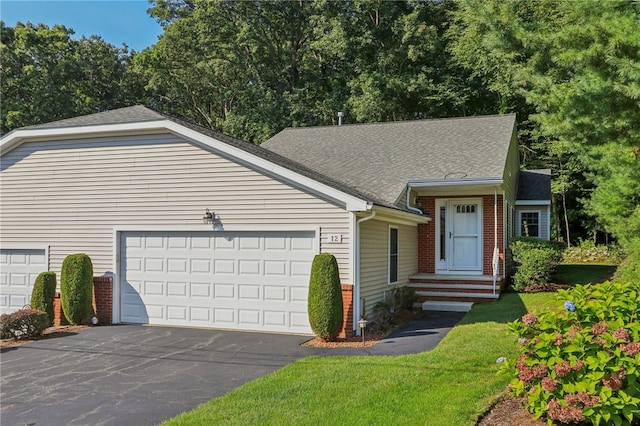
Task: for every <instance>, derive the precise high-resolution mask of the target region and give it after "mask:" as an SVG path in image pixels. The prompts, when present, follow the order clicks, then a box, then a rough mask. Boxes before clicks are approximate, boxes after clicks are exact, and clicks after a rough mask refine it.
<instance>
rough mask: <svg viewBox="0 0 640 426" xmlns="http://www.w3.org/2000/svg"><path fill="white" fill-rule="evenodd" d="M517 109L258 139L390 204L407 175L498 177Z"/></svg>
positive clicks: (303, 129) (314, 129)
mask: <svg viewBox="0 0 640 426" xmlns="http://www.w3.org/2000/svg"><path fill="white" fill-rule="evenodd" d="M515 125H516V117H515V114H510V115H493V116H480V117H466V118H448V119H436V120H414V121H400V122H389V123H376V124H354V125H344V126H327V127H299V128H288V129H285V130H283V131H282V132H280V133H278V134H277V135H275V136H274V137H273V138H271V139H269V140H268V141H266V142H265V143H263V144H262V146H263V147H264V148H267V149H269V150H271V151H273V152H276V153H278V154H281V155H283V156H285V157H287V158H290V159H292V160H294V161H296V162H298V163H301V164H304V165H305V166H307V167H309V168H310V169H312V170H315V171H316V172H318V173H321V174H323V175H326V176H331V177H332V178H333V179H336V180H337V181H339V182H343V183H344V184H345V185H348V186H350V187H352V188H355V189H358V190H360V191H364V192H365V193H375V194H377V195H378V197H379V198H380V199H381V200H383V202H385V203H386V204H394V203H395V202H396V200H397V199H398V197H399V196H400V195H401V194H402V192H403V190H404V189H405V187H406V185H407V182H408V181H410V180H431V179H446V178H462V177H465V178H490V177H494V178H502V177H503V173H504V168H505V164H506V159H507V152H508V149H509V145H510V142H511V138H512V136H513V132H514V129H515Z"/></svg>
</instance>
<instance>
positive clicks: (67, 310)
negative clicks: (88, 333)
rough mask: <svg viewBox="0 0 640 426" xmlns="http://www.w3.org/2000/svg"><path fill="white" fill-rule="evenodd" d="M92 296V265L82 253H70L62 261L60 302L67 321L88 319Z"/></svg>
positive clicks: (80, 321) (76, 321)
mask: <svg viewBox="0 0 640 426" xmlns="http://www.w3.org/2000/svg"><path fill="white" fill-rule="evenodd" d="M92 298H93V265H92V264H91V259H89V256H87V255H86V254H83V253H78V254H71V255H69V256H67V257H66V259H64V262H62V273H61V274H60V302H61V304H62V311H63V312H64V316H65V317H66V318H67V321H69V323H71V324H80V323H82V322H83V321H85V320H87V319H89V316H90V315H91V309H92V305H91V302H92Z"/></svg>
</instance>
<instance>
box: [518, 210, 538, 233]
mask: <svg viewBox="0 0 640 426" xmlns="http://www.w3.org/2000/svg"><path fill="white" fill-rule="evenodd" d="M520 235H521V236H523V237H536V238H540V212H537V211H533V212H532V211H529V212H521V213H520Z"/></svg>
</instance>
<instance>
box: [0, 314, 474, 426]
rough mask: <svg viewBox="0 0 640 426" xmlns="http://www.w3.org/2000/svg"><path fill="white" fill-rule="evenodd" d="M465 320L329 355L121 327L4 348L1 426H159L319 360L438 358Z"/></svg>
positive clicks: (280, 341) (430, 320) (233, 338)
mask: <svg viewBox="0 0 640 426" xmlns="http://www.w3.org/2000/svg"><path fill="white" fill-rule="evenodd" d="M463 316H464V314H462V313H458V312H439V313H423V314H421V315H418V316H416V318H414V319H413V320H412V321H410V322H409V323H408V324H406V325H405V326H404V327H402V328H400V329H398V330H396V331H395V332H394V333H392V334H390V335H389V336H387V337H386V338H385V339H383V340H382V341H380V342H379V343H378V344H377V345H375V346H372V347H360V348H340V349H319V348H311V347H303V346H300V344H301V343H302V342H304V341H306V340H308V339H309V338H310V337H309V336H291V335H280V334H263V333H247V332H234V331H221V330H209V329H194V328H177V327H144V326H140V325H116V326H110V327H92V328H88V329H84V330H81V331H80V332H78V333H77V334H71V335H69V336H65V337H57V338H54V339H49V340H40V341H37V342H33V343H29V344H26V345H23V346H17V347H14V348H8V349H3V350H2V355H1V358H0V368H1V369H0V375H1V376H0V406H1V410H0V424H2V425H3V426H10V425H11V426H12V425H36V426H44V425H47V426H49V425H51V426H56V425H118V426H120V425H140V426H143V425H155V424H158V423H160V422H162V421H163V420H166V419H169V418H171V417H173V416H175V415H177V414H179V413H182V412H184V411H188V410H191V409H193V408H195V407H196V406H198V405H199V404H201V403H203V402H206V401H209V400H211V399H213V398H216V397H218V396H221V395H223V394H225V393H227V392H229V391H231V390H233V389H235V388H236V387H238V386H240V385H242V384H243V383H246V382H248V381H251V380H254V379H256V378H258V377H260V376H262V375H264V374H267V373H270V372H272V371H275V370H277V369H279V368H281V367H283V366H285V365H287V364H289V363H291V362H293V361H296V360H298V359H300V358H303V357H305V356H310V355H319V356H331V355H347V356H349V355H356V356H357V355H368V356H372V355H373V356H376V355H378V356H380V355H382V356H384V355H401V354H415V353H420V352H424V351H428V350H431V349H433V348H435V347H436V345H437V344H438V343H439V342H440V340H442V338H443V337H444V336H445V335H446V334H447V333H448V332H449V330H450V329H451V328H452V327H453V326H454V325H455V324H456V323H457V322H458V321H459V320H460V319H461V318H462V317H463Z"/></svg>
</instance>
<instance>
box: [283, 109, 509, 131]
mask: <svg viewBox="0 0 640 426" xmlns="http://www.w3.org/2000/svg"><path fill="white" fill-rule="evenodd" d="M516 115H517V114H516V113H515V112H510V113H509V114H488V115H469V116H464V117H438V118H419V119H409V120H395V121H376V122H371V123H347V124H342V125H336V124H325V125H321V126H289V127H285V128H284V129H283V131H285V130H305V129H325V128H333V127H336V128H337V127H364V126H384V125H390V124H406V123H424V122H430V123H433V122H434V121H455V120H469V119H474V118H475V119H478V118H480V119H484V118H494V117H511V116H514V117H515V116H516ZM274 136H275V135H274Z"/></svg>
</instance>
